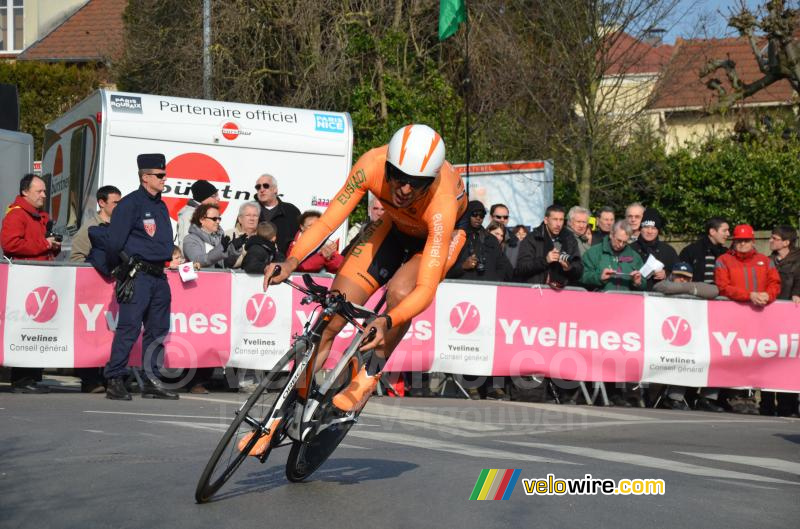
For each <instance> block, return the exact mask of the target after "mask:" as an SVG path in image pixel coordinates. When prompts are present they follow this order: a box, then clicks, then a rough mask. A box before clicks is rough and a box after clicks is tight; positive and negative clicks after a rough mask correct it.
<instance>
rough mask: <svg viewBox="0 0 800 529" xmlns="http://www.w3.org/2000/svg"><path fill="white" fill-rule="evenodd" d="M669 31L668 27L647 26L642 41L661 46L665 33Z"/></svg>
mask: <svg viewBox="0 0 800 529" xmlns="http://www.w3.org/2000/svg"><path fill="white" fill-rule="evenodd" d="M666 32H667V30H666V29H661V28H647V29H646V30H644V35H643V36H642V42H644V43H645V44H649V45H650V46H653V47H656V46H661V43H662V41H663V40H664V34H665V33H666Z"/></svg>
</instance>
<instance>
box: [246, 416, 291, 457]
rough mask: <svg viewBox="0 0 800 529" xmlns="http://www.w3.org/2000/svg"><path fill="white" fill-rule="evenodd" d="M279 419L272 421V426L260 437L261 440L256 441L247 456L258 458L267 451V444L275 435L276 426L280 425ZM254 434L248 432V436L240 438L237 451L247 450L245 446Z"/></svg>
mask: <svg viewBox="0 0 800 529" xmlns="http://www.w3.org/2000/svg"><path fill="white" fill-rule="evenodd" d="M280 422H281V420H280V418H278V419H275V420H274V421H272V426H270V428H269V433H265V434H263V435H262V436H261V438H260V439H259V440H258V441H256V444H254V445H253V448H251V449H250V453H249V454H248V455H251V456H255V457H258V456H260V455H262V454H263V453H264V452H266V451H267V447H268V446H269V442H270V441H271V440H272V436H273V435H274V434H275V431H276V430H277V427H278V425H279V424H280ZM253 435H255V432H250V433H249V434H247V435H245V436H244V437H242V439H241V441H239V451H240V452H242V451H244V449H245V448H247V444H248V443H249V442H250V439H252V438H253Z"/></svg>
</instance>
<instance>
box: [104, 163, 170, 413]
mask: <svg viewBox="0 0 800 529" xmlns="http://www.w3.org/2000/svg"><path fill="white" fill-rule="evenodd" d="M137 163H138V166H139V169H140V170H141V169H160V170H164V168H165V158H164V155H163V154H142V155H139V157H138V158H137ZM107 241H108V242H107V248H106V251H107V254H106V255H107V259H108V265H109V269H113V268H114V267H115V266H116V265H117V264H119V263H120V251H123V252H124V253H125V254H127V256H128V257H129V258H132V259H134V260H136V261H138V262H140V263H141V265H140V269H139V271H138V272H137V273H136V275H135V276H134V279H133V296H132V297H131V299H130V301H128V302H122V303H120V304H119V319H118V322H117V329H116V332H115V334H114V341H113V342H112V345H111V357H110V359H109V361H108V364H106V367H105V371H104V375H105V377H106V379H109V381H111V379H117V384H119V380H121V377H124V376H125V375H126V374H127V373H128V368H127V365H128V357H129V356H130V352H131V349H132V348H133V345H134V344H135V343H136V340H137V339H138V337H139V332H140V330H141V328H142V324H144V335H143V337H142V365H143V367H144V368H145V370H146V374H147V376H146V377H145V378H146V380H145V385H146V386H149V387H146V388H143V392H142V395H143V396H151V397H158V398H177V394H174V393H171V392H168V391H166V390H164V389H163V388H162V387H160V386H159V385H158V377H159V367H160V366H159V364H163V358H164V344H163V342H164V339H165V338H166V336H167V334H168V333H169V325H170V302H171V301H172V295H171V293H170V289H169V284H168V282H167V276H166V275H165V274H164V266H165V263H167V262H169V261H170V259H172V247H173V243H172V223H171V222H170V219H169V212H168V210H167V206H166V204H164V202H163V201H162V200H161V194H160V193H157V194H156V195H151V194H150V193H149V192H148V191H147V190H146V189H145V188H144V186H139V189H137V190H136V191H134V192H133V193H130V194H129V195H126V196H125V197H124V198H123V199H122V200H120V202H119V204H117V207H116V209H115V210H114V214H113V215H112V216H111V224H110V226H109V227H108V239H107ZM147 389H149V390H150V391H149V392H148V391H146V390H147ZM109 398H123V399H125V400H127V399H129V398H130V396H124V395H123V396H121V397H115V396H109Z"/></svg>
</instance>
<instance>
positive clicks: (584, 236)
mask: <svg viewBox="0 0 800 529" xmlns="http://www.w3.org/2000/svg"><path fill="white" fill-rule="evenodd" d="M567 230H569V232H570V233H571V234H572V235H574V236H575V240H576V241H577V242H578V252H580V254H581V256H583V254H584V253H586V250H588V249H589V248H591V247H592V228H591V227H590V226H589V210H588V209H586V208H582V207H580V206H572V207H571V208H570V209H569V212H567Z"/></svg>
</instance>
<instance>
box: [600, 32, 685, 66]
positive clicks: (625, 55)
mask: <svg viewBox="0 0 800 529" xmlns="http://www.w3.org/2000/svg"><path fill="white" fill-rule="evenodd" d="M609 38H610V39H612V43H611V47H610V49H609V51H608V58H607V61H606V62H607V63H608V67H607V68H606V71H605V74H606V75H634V74H645V73H652V74H657V73H659V72H660V71H661V70H663V69H664V67H665V66H666V65H667V63H668V62H669V58H670V56H671V55H672V49H673V46H671V45H669V44H660V45H656V46H654V45H652V44H648V43H646V42H643V41H641V40H639V39H636V38H634V37H632V36H630V35H628V34H627V33H625V32H618V33H614V34H613V35H610V36H609Z"/></svg>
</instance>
